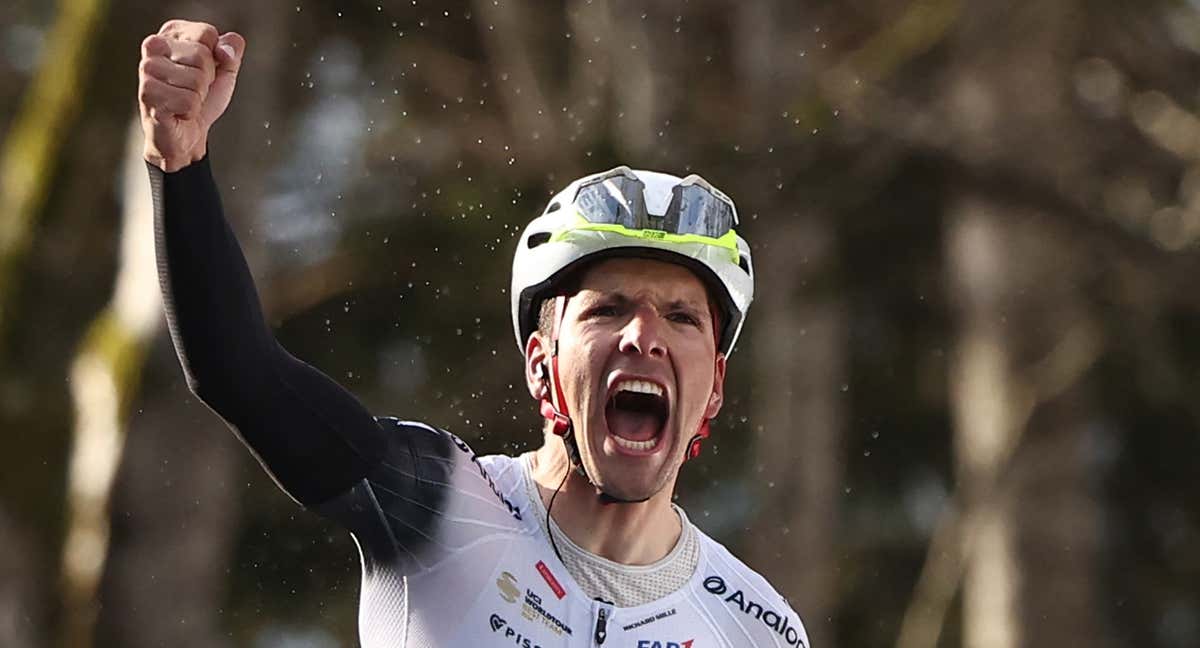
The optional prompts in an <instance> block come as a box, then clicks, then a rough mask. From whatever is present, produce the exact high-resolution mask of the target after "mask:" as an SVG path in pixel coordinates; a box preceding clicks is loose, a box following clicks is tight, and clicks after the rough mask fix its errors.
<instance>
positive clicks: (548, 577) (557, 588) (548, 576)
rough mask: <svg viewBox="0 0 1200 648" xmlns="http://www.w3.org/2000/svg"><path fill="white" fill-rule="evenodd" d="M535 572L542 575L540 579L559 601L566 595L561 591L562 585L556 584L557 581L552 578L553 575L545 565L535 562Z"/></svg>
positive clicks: (564, 591) (565, 592)
mask: <svg viewBox="0 0 1200 648" xmlns="http://www.w3.org/2000/svg"><path fill="white" fill-rule="evenodd" d="M537 570H538V573H539V574H541V575H542V578H543V579H544V580H545V581H546V584H547V585H549V586H550V589H551V590H552V591H553V592H554V595H555V596H557V597H558V599H559V600H560V601H561V600H562V598H563V597H564V596H566V595H567V591H566V590H564V589H563V586H562V585H559V584H558V579H557V578H555V577H554V574H553V573H551V571H550V568H549V567H547V566H546V563H544V562H542V561H540V560H539V561H537Z"/></svg>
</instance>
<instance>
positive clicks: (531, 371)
mask: <svg viewBox="0 0 1200 648" xmlns="http://www.w3.org/2000/svg"><path fill="white" fill-rule="evenodd" d="M549 361H550V354H549V349H547V348H546V343H545V340H543V339H542V334H541V333H540V332H538V331H534V332H533V333H532V334H531V335H530V336H529V340H528V341H527V342H525V385H526V386H527V387H528V388H529V395H530V396H533V399H534V400H542V399H543V398H548V397H549V394H548V393H546V390H547V389H548V388H549V385H550V382H549V377H548V376H546V374H545V371H546V365H547V364H548V363H549Z"/></svg>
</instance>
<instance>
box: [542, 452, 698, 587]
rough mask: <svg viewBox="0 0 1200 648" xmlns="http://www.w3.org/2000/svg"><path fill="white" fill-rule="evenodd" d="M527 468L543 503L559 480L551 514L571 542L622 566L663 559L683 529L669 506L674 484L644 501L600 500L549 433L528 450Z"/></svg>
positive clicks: (545, 503) (552, 493) (649, 562)
mask: <svg viewBox="0 0 1200 648" xmlns="http://www.w3.org/2000/svg"><path fill="white" fill-rule="evenodd" d="M530 466H531V469H532V471H531V472H532V473H533V480H534V482H535V483H536V484H537V487H538V492H539V494H540V495H541V496H542V504H544V505H546V506H547V507H549V506H550V498H551V497H552V496H553V495H554V491H555V489H557V488H558V485H559V484H560V483H561V484H563V486H562V490H560V491H559V492H558V496H557V497H556V498H555V499H554V507H553V508H551V509H550V516H551V517H552V518H554V521H555V522H556V523H557V524H558V527H559V528H560V529H561V530H562V531H563V533H566V534H567V537H568V538H570V539H571V541H572V542H574V543H575V544H577V545H579V546H580V547H582V548H584V549H586V550H587V551H590V552H591V553H594V554H596V555H597V556H602V557H604V558H607V559H609V560H611V561H613V562H617V563H621V564H623V565H649V564H651V563H654V562H656V561H658V560H661V559H662V558H663V557H665V556H666V555H667V554H668V553H670V552H671V549H673V548H674V547H675V544H676V543H677V542H678V541H679V535H680V533H682V532H683V527H682V526H681V524H680V519H679V514H677V513H676V512H675V511H674V509H672V508H671V492H672V491H673V490H674V489H673V483H672V484H671V485H669V486H668V487H667V488H664V489H662V490H661V491H660V492H658V493H656V494H655V495H654V496H653V497H651V498H650V499H648V500H646V501H644V502H636V503H630V504H626V503H615V504H605V503H604V502H603V501H602V500H601V499H600V494H599V493H598V492H597V491H596V487H595V486H593V485H592V484H590V483H589V482H588V481H587V480H586V479H584V478H583V476H581V475H580V474H579V473H578V472H576V471H575V470H574V469H573V468H571V466H570V462H569V461H568V460H567V451H566V449H565V448H564V447H563V443H562V440H561V439H559V438H557V437H554V436H551V435H548V436H547V437H546V442H545V443H543V444H542V447H541V448H539V449H538V450H537V452H535V453H534V454H533V457H532V460H531V462H530ZM564 472H565V473H567V475H568V477H567V480H566V483H563V473H564Z"/></svg>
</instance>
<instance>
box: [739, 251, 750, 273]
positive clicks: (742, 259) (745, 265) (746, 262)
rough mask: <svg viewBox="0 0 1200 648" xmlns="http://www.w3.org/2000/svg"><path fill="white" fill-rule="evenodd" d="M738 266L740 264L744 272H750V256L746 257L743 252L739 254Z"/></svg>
mask: <svg viewBox="0 0 1200 648" xmlns="http://www.w3.org/2000/svg"><path fill="white" fill-rule="evenodd" d="M738 266H740V267H741V268H742V270H745V271H746V274H750V257H747V256H746V255H744V254H739V255H738Z"/></svg>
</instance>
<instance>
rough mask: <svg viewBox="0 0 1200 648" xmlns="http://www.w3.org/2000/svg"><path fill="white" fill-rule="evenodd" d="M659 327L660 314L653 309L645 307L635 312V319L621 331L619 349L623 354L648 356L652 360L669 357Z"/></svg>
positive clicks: (630, 319)
mask: <svg viewBox="0 0 1200 648" xmlns="http://www.w3.org/2000/svg"><path fill="white" fill-rule="evenodd" d="M661 333H662V331H661V328H660V326H659V321H658V314H657V313H656V312H654V309H653V308H650V307H648V306H643V307H641V308H638V309H637V310H635V311H634V313H633V317H631V318H629V321H628V322H627V323H626V324H625V327H624V328H622V329H621V342H620V345H619V346H618V348H619V349H620V350H621V352H622V353H633V354H638V355H647V356H650V357H651V358H665V357H667V347H666V345H665V344H664V342H663V338H662V335H661Z"/></svg>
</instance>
